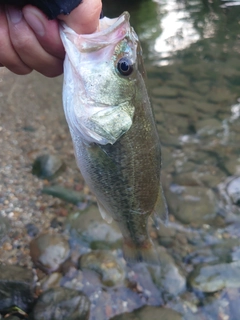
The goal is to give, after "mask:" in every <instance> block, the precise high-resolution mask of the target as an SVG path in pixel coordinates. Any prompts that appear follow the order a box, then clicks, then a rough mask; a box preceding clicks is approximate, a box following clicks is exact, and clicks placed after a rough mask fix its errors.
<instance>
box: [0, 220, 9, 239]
mask: <svg viewBox="0 0 240 320" xmlns="http://www.w3.org/2000/svg"><path fill="white" fill-rule="evenodd" d="M9 228H10V223H9V221H8V219H6V218H4V217H3V216H2V215H1V214H0V243H1V242H2V241H4V237H5V236H6V235H7V233H8V230H9Z"/></svg>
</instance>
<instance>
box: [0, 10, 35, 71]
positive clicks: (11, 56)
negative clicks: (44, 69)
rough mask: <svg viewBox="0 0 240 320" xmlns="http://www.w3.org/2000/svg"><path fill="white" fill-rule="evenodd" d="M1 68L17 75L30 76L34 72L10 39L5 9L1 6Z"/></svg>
mask: <svg viewBox="0 0 240 320" xmlns="http://www.w3.org/2000/svg"><path fill="white" fill-rule="evenodd" d="M0 48H1V50H0V66H5V67H6V68H8V69H9V70H11V71H12V72H14V73H16V74H21V75H23V74H28V73H30V72H31V71H32V69H31V68H30V67H28V66H27V65H26V64H25V63H24V62H23V61H22V60H21V59H20V57H19V56H18V54H17V53H16V51H15V50H14V48H13V46H12V43H11V41H10V37H9V30H8V22H7V18H6V14H5V11H4V10H3V7H2V6H0Z"/></svg>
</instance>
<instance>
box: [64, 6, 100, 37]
mask: <svg viewBox="0 0 240 320" xmlns="http://www.w3.org/2000/svg"><path fill="white" fill-rule="evenodd" d="M101 10H102V2H101V0H85V1H83V2H82V3H81V4H80V5H79V6H78V7H77V8H75V9H74V10H73V11H72V12H71V13H70V14H69V15H62V14H61V15H59V16H58V19H59V20H62V21H64V22H65V23H66V24H67V25H68V26H69V27H70V28H71V29H73V30H74V31H75V32H76V33H78V34H86V33H93V32H95V31H96V30H97V27H98V22H99V17H100V14H101Z"/></svg>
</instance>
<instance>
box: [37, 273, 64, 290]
mask: <svg viewBox="0 0 240 320" xmlns="http://www.w3.org/2000/svg"><path fill="white" fill-rule="evenodd" d="M61 279H62V274H61V273H60V272H53V273H52V274H50V275H47V276H46V277H45V278H43V279H42V280H41V281H40V283H41V289H42V290H43V291H46V290H48V289H51V288H55V287H59V286H60V281H61Z"/></svg>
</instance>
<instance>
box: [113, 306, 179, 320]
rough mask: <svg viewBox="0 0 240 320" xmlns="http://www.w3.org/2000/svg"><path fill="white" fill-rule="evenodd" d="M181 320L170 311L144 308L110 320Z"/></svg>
mask: <svg viewBox="0 0 240 320" xmlns="http://www.w3.org/2000/svg"><path fill="white" fill-rule="evenodd" d="M146 319H149V320H183V319H184V318H183V316H182V315H181V314H180V313H178V312H176V311H174V310H171V309H166V308H159V307H144V308H141V309H138V310H136V311H134V312H132V313H124V314H121V315H119V316H116V317H114V318H112V319H111V320H146Z"/></svg>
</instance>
